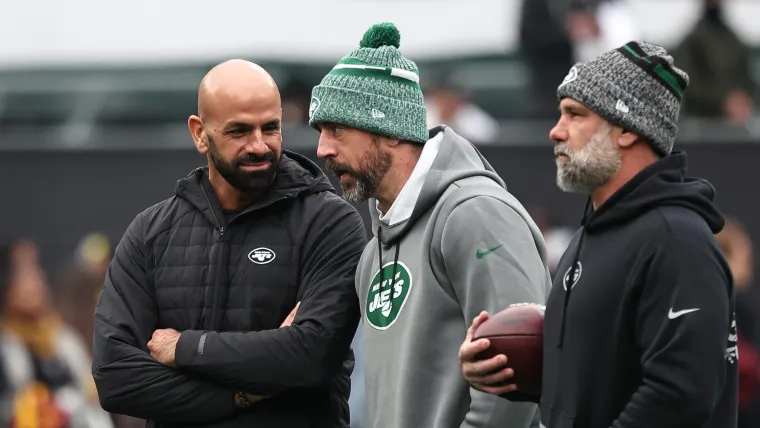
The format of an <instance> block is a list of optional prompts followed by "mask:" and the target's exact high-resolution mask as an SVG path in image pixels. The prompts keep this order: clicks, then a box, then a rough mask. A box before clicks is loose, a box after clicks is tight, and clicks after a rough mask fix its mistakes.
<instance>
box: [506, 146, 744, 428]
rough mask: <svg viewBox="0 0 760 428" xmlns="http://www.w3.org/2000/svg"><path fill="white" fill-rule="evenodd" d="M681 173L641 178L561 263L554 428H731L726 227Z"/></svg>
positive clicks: (555, 317)
mask: <svg viewBox="0 0 760 428" xmlns="http://www.w3.org/2000/svg"><path fill="white" fill-rule="evenodd" d="M685 172H686V155H685V154H683V153H674V154H673V155H671V156H668V157H666V158H664V159H662V160H660V161H658V162H657V163H655V164H654V165H652V166H650V167H649V168H647V169H645V170H644V171H642V172H641V173H639V174H638V175H637V176H636V177H634V178H633V179H632V180H631V181H629V182H628V183H627V184H625V185H624V186H623V187H622V188H621V189H620V190H618V191H617V192H616V193H615V194H614V195H613V196H612V197H611V198H610V199H609V200H607V201H606V202H605V203H604V204H603V205H602V206H601V207H599V208H598V209H597V210H596V211H591V212H589V213H587V215H586V216H585V217H584V221H583V228H582V229H581V230H580V231H579V233H577V234H576V236H575V237H574V239H573V240H572V242H571V243H570V245H569V247H568V249H567V251H566V252H565V254H564V256H563V258H562V260H561V261H560V263H559V266H558V270H557V277H556V278H555V280H554V285H553V288H552V292H551V294H550V296H549V300H548V302H547V307H546V318H545V327H544V328H545V330H544V382H543V391H542V397H541V413H542V420H543V423H544V425H546V427H547V428H571V427H583V428H609V427H614V428H687V427H688V428H697V427H699V428H734V427H736V414H737V394H738V392H737V385H738V370H737V361H736V360H737V350H736V323H735V318H734V290H733V280H732V277H731V273H730V271H729V267H728V265H727V263H726V261H725V259H724V257H723V254H722V252H721V250H720V248H719V247H718V245H717V243H716V240H715V238H714V234H715V233H717V232H718V231H720V230H721V229H722V227H723V224H724V221H723V218H722V216H721V215H720V214H719V213H718V211H717V210H716V208H715V207H714V206H713V203H712V199H713V196H714V189H713V187H712V186H711V185H710V184H709V183H708V182H706V181H704V180H701V179H694V178H687V177H685ZM573 266H575V267H576V268H577V269H573ZM571 277H574V278H575V281H572V280H571V279H570V278H571ZM568 288H569V291H568ZM518 388H519V385H518Z"/></svg>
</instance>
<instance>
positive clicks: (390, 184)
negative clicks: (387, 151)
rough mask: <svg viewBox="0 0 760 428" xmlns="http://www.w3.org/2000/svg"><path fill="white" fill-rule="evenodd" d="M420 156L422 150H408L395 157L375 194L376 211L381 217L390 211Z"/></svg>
mask: <svg viewBox="0 0 760 428" xmlns="http://www.w3.org/2000/svg"><path fill="white" fill-rule="evenodd" d="M421 154H422V150H417V151H411V150H409V151H406V152H405V153H403V154H402V155H401V156H398V157H396V158H395V160H394V162H393V165H391V168H390V169H389V170H388V173H387V174H385V177H383V180H382V181H381V182H380V185H379V186H378V188H377V193H376V194H375V199H377V202H378V209H379V210H380V212H381V213H383V215H385V213H387V212H388V210H389V209H391V206H392V205H393V203H394V202H395V201H396V198H398V195H399V193H401V189H403V188H404V185H406V182H407V181H409V177H410V176H411V175H412V172H413V171H414V167H415V166H417V161H419V159H420V155H421Z"/></svg>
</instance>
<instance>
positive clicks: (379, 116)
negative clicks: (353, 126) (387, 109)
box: [372, 108, 385, 119]
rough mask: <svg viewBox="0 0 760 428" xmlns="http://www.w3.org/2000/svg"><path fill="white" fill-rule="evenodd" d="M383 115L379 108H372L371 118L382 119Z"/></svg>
mask: <svg viewBox="0 0 760 428" xmlns="http://www.w3.org/2000/svg"><path fill="white" fill-rule="evenodd" d="M384 117H385V113H383V112H381V111H380V110H378V109H376V108H373V109H372V118H373V119H382V118H384Z"/></svg>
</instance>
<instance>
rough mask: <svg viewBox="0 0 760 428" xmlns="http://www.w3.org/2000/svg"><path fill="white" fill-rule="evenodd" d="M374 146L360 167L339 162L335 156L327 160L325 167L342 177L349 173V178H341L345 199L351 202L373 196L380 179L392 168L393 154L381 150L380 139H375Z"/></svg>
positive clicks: (357, 201)
mask: <svg viewBox="0 0 760 428" xmlns="http://www.w3.org/2000/svg"><path fill="white" fill-rule="evenodd" d="M372 142H373V148H372V149H370V150H369V151H368V152H367V153H366V154H365V155H364V158H363V159H362V161H361V163H360V165H359V169H352V168H351V167H349V166H348V165H345V164H342V163H339V162H337V161H335V160H334V159H333V158H329V159H327V160H326V161H325V167H326V168H327V169H329V170H330V171H332V172H333V173H334V174H335V175H337V176H338V177H340V176H341V175H342V174H348V176H349V177H348V178H347V179H345V180H340V188H341V190H342V193H343V199H345V200H346V201H347V202H350V203H359V202H363V201H366V200H368V199H369V198H372V197H374V196H375V194H376V193H377V188H378V186H379V185H380V181H381V180H382V179H383V177H385V174H386V173H387V172H388V170H389V169H390V168H391V161H392V159H391V155H390V154H389V153H383V152H382V151H381V150H380V143H379V140H375V139H373V141H372Z"/></svg>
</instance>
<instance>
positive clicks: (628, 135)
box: [615, 128, 640, 149]
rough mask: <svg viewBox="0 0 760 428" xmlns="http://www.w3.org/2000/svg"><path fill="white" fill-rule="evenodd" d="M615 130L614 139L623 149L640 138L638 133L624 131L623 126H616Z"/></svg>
mask: <svg viewBox="0 0 760 428" xmlns="http://www.w3.org/2000/svg"><path fill="white" fill-rule="evenodd" d="M616 131H617V132H615V134H617V135H616V139H615V140H616V142H617V145H618V146H620V147H622V148H624V149H627V148H629V147H631V146H633V145H634V144H635V143H636V142H637V141H639V139H640V138H639V136H638V135H636V134H634V133H633V132H631V131H626V130H625V129H623V128H618V129H617V130H616Z"/></svg>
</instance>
